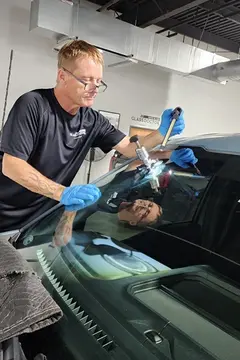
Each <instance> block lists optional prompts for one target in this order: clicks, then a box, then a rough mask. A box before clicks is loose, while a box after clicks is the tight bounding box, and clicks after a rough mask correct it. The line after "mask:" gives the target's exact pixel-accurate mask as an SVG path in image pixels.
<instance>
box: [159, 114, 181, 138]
mask: <svg viewBox="0 0 240 360" xmlns="http://www.w3.org/2000/svg"><path fill="white" fill-rule="evenodd" d="M173 110H174V109H167V110H165V111H164V112H163V113H162V118H161V125H160V127H159V129H158V130H159V132H160V134H161V135H162V136H165V135H166V133H167V131H168V128H169V125H170V124H171V121H172V116H171V115H172V112H173ZM184 129H185V121H184V117H183V111H182V112H181V115H180V116H179V118H178V119H177V121H176V123H175V125H174V127H173V129H172V132H171V135H170V136H174V135H178V134H181V133H182V132H183V130H184Z"/></svg>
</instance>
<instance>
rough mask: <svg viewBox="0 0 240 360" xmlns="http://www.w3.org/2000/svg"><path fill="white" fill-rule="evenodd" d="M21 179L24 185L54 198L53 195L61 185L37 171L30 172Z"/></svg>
mask: <svg viewBox="0 0 240 360" xmlns="http://www.w3.org/2000/svg"><path fill="white" fill-rule="evenodd" d="M21 180H22V181H21V182H22V184H23V186H24V187H26V188H28V189H29V190H31V191H33V192H36V193H38V194H41V195H44V196H46V197H49V198H54V195H55V194H56V192H57V191H58V190H59V189H60V187H61V185H59V184H57V183H55V182H54V181H52V180H50V179H47V178H45V177H44V176H43V175H42V174H40V173H38V172H37V171H32V172H30V173H29V174H28V177H27V178H26V177H24V178H22V179H21Z"/></svg>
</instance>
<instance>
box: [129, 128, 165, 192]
mask: <svg viewBox="0 0 240 360" xmlns="http://www.w3.org/2000/svg"><path fill="white" fill-rule="evenodd" d="M130 143H135V144H136V147H137V148H136V154H137V156H138V158H139V160H141V161H142V162H143V163H144V165H145V166H146V168H147V169H148V170H149V173H148V175H151V178H150V179H149V182H150V185H151V188H152V189H153V190H154V191H158V190H159V187H160V185H159V181H158V176H156V174H154V171H153V169H152V165H153V163H154V162H155V161H154V160H151V159H150V158H149V154H148V152H147V150H146V149H145V147H144V146H141V144H140V142H139V138H138V135H133V136H132V137H131V138H130Z"/></svg>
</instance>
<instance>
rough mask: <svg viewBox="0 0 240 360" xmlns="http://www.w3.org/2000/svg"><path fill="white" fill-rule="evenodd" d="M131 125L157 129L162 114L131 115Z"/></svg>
mask: <svg viewBox="0 0 240 360" xmlns="http://www.w3.org/2000/svg"><path fill="white" fill-rule="evenodd" d="M131 125H133V126H137V127H141V128H145V129H151V130H156V129H158V128H159V126H160V116H152V115H140V116H132V117H131Z"/></svg>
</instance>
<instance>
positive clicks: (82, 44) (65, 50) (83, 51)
mask: <svg viewBox="0 0 240 360" xmlns="http://www.w3.org/2000/svg"><path fill="white" fill-rule="evenodd" d="M81 57H89V58H91V59H92V60H93V61H94V62H95V63H96V64H101V65H103V56H102V54H101V52H100V51H99V50H98V49H97V48H96V47H95V46H93V45H91V44H89V43H87V42H86V41H83V40H72V41H69V42H68V43H66V44H65V45H64V46H63V47H62V48H61V49H60V51H59V53H58V68H61V67H64V66H65V65H66V63H69V62H73V61H74V60H76V59H77V58H81Z"/></svg>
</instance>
